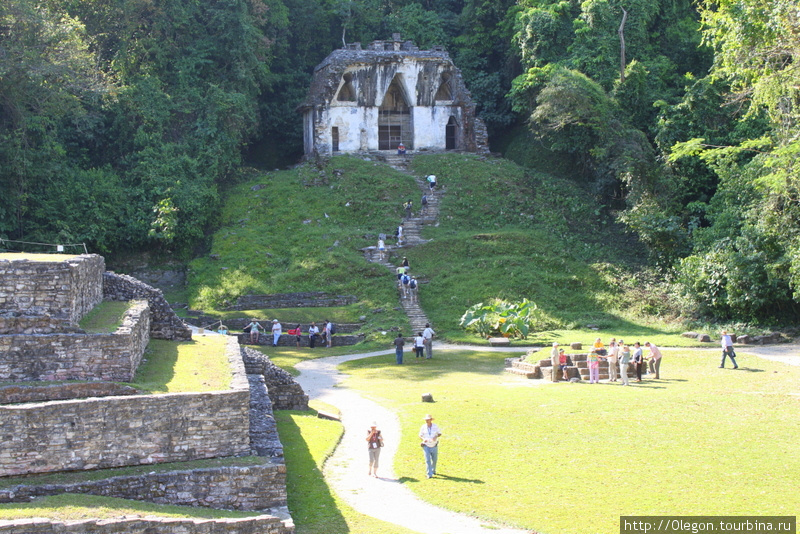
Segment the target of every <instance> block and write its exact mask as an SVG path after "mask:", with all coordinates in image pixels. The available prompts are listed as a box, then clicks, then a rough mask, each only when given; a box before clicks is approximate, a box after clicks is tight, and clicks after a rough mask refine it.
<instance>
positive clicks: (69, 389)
mask: <svg viewBox="0 0 800 534" xmlns="http://www.w3.org/2000/svg"><path fill="white" fill-rule="evenodd" d="M139 393H140V391H138V390H137V389H136V388H132V387H130V386H125V385H122V384H117V383H115V382H95V381H92V382H63V383H60V384H47V385H27V384H11V385H8V386H2V387H0V404H16V403H21V402H46V401H53V400H69V399H85V398H87V397H116V396H120V395H138V394H139Z"/></svg>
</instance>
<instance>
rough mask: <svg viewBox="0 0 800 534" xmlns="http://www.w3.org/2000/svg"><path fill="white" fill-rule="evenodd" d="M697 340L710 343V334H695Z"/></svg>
mask: <svg viewBox="0 0 800 534" xmlns="http://www.w3.org/2000/svg"><path fill="white" fill-rule="evenodd" d="M697 341H702V342H703V343H711V336H709V335H708V334H697Z"/></svg>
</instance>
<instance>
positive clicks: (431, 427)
mask: <svg viewBox="0 0 800 534" xmlns="http://www.w3.org/2000/svg"><path fill="white" fill-rule="evenodd" d="M441 435H442V431H441V430H440V429H439V427H438V426H437V425H436V424H435V423H434V422H433V416H431V415H430V414H428V415H426V416H425V424H423V425H422V427H421V428H420V429H419V439H421V440H422V443H420V445H421V446H422V451H423V452H424V453H425V466H426V467H427V473H428V478H432V477H433V475H435V474H436V461H437V460H438V459H439V437H440V436H441Z"/></svg>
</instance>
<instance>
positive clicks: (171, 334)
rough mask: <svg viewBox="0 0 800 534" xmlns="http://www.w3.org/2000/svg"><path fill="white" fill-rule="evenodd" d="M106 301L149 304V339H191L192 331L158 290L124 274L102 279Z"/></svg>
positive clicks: (104, 276)
mask: <svg viewBox="0 0 800 534" xmlns="http://www.w3.org/2000/svg"><path fill="white" fill-rule="evenodd" d="M102 291H103V296H104V297H105V299H106V300H122V301H125V300H135V299H145V300H147V302H148V303H149V304H150V337H152V338H155V339H174V340H181V341H184V340H188V339H192V330H191V328H189V327H188V326H186V325H185V324H184V323H183V321H181V319H180V318H179V317H178V316H177V315H175V311H174V310H173V309H172V308H171V307H170V305H169V302H167V299H165V298H164V295H163V294H162V293H161V290H160V289H156V288H154V287H151V286H149V285H147V284H145V283H144V282H140V281H139V280H137V279H136V278H133V277H131V276H127V275H124V274H116V273H112V272H106V273H104V274H103V278H102Z"/></svg>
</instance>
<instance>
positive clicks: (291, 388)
mask: <svg viewBox="0 0 800 534" xmlns="http://www.w3.org/2000/svg"><path fill="white" fill-rule="evenodd" d="M241 354H242V361H244V366H245V369H246V371H247V373H248V374H258V375H263V377H264V382H265V383H266V386H267V392H268V393H269V399H270V401H272V409H275V410H308V395H306V394H305V392H304V391H303V388H302V387H301V386H300V384H298V383H297V382H296V381H295V379H294V377H293V376H292V375H290V374H289V373H287V372H286V371H284V370H283V369H281V368H280V367H278V366H277V365H275V364H274V363H272V361H271V360H270V359H269V357H268V356H266V355H265V354H263V353H262V352H260V351H258V350H255V349H253V348H250V347H245V346H242V347H241Z"/></svg>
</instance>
